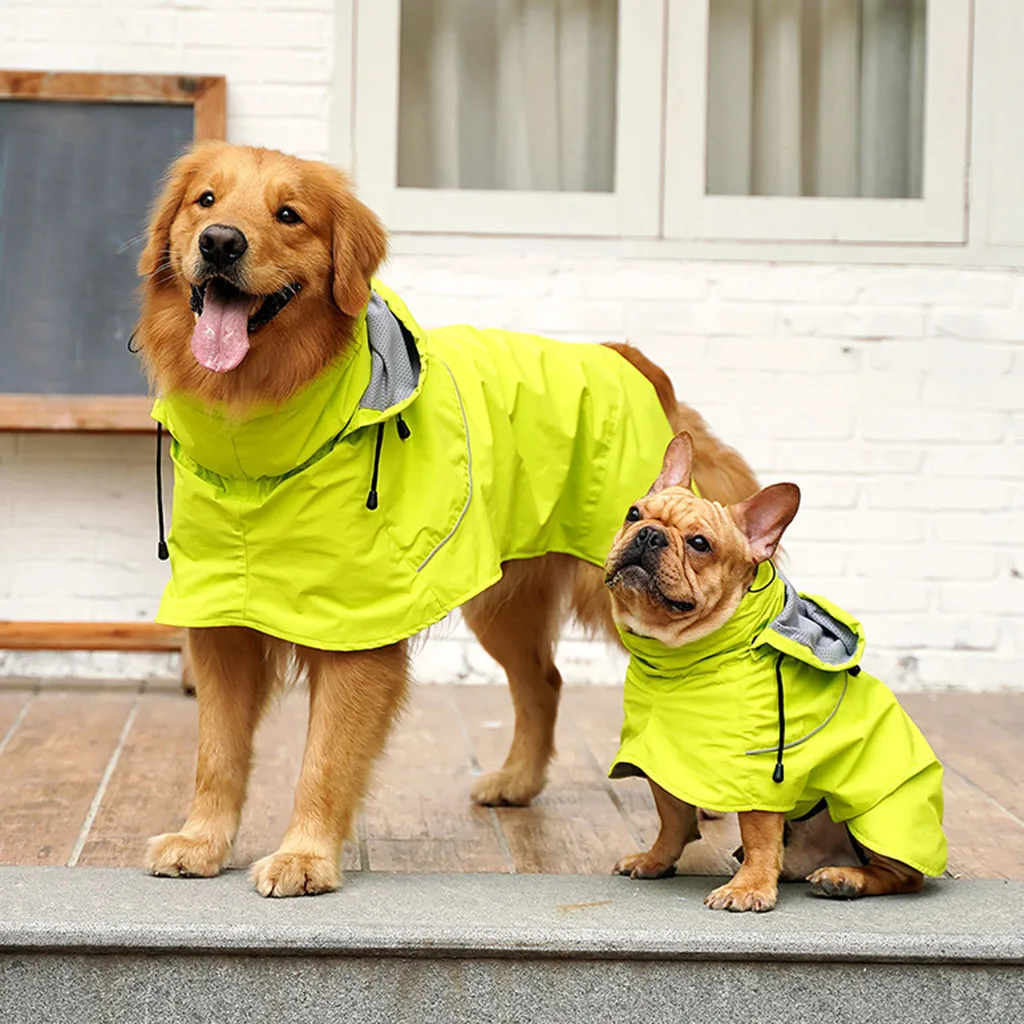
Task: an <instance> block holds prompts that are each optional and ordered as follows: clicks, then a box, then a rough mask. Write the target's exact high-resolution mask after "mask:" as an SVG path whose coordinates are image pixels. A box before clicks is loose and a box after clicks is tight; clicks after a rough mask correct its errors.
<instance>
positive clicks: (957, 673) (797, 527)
mask: <svg viewBox="0 0 1024 1024" xmlns="http://www.w3.org/2000/svg"><path fill="white" fill-rule="evenodd" d="M333 6H334V5H333V0H291V2H289V3H287V4H286V3H285V2H284V0H278V2H277V3H271V2H258V0H216V2H212V0H211V2H203V0H148V2H146V0H131V2H128V0H123V2H112V0H106V2H103V3H100V2H98V0H77V2H71V0H62V2H59V3H58V2H56V0H54V2H52V3H50V2H48V0H31V2H15V0H0V26H2V28H0V66H5V67H28V68H31V67H35V68H48V69H64V70H72V69H83V70H101V69H102V70H108V71H128V70H133V71H134V70H146V71H152V72H177V71H184V72H192V73H221V74H226V75H228V77H229V101H228V110H229V121H228V130H229V137H230V138H231V139H232V140H233V141H237V142H254V143H259V144H266V145H271V146H280V147H282V148H285V149H289V150H291V151H293V152H297V153H299V154H300V155H308V156H315V157H323V156H325V155H326V152H327V148H328V124H329V119H330V116H331V101H332V81H333V79H334V74H335V68H334V49H335V44H334V33H335V31H336V26H335V24H334V17H333ZM493 247H494V250H495V251H494V253H493V255H490V256H486V257H482V256H480V255H479V254H477V253H476V252H474V253H473V254H472V255H470V254H466V255H465V256H461V257H460V256H443V257H442V256H412V255H403V256H398V257H395V258H394V259H393V260H392V262H391V264H390V266H389V267H388V268H387V270H386V273H385V275H384V276H385V278H386V279H387V280H388V281H389V283H390V284H391V285H392V286H393V287H395V288H397V290H398V291H399V292H400V293H401V294H402V295H403V296H404V298H405V299H406V300H407V302H408V303H409V305H410V307H411V309H412V310H413V312H414V313H415V314H416V315H417V316H418V317H419V319H420V320H421V321H422V322H423V323H424V324H425V325H426V326H432V325H439V324H442V323H446V322H450V321H453V320H458V321H468V322H475V323H478V324H481V325H493V326H503V327H510V328H517V329H522V330H532V331H538V332H546V333H551V334H555V335H557V336H561V337H565V338H568V339H570V340H579V341H585V340H595V341H596V340H605V339H608V338H616V337H622V336H628V337H630V338H631V340H633V341H634V342H635V343H637V344H639V345H640V346H641V347H642V348H643V349H644V350H645V351H646V352H647V353H648V354H649V355H651V356H652V357H653V358H655V359H656V360H657V361H659V362H660V363H661V364H662V365H663V366H665V367H666V368H667V369H668V370H669V371H670V372H671V374H672V377H673V379H674V381H675V384H676V387H677V389H678V391H679V394H680V396H681V397H683V398H684V399H685V400H687V401H689V402H691V403H692V404H694V405H696V406H697V407H698V408H700V409H701V410H702V411H703V412H704V413H705V415H706V416H707V417H708V418H709V420H710V421H711V423H712V425H713V426H714V428H715V429H716V430H717V431H718V432H719V433H720V435H721V436H722V437H723V438H725V439H726V440H728V441H729V442H730V443H732V444H734V445H735V446H737V447H738V448H739V449H740V450H742V451H743V452H744V453H745V454H746V455H747V457H748V458H749V459H750V460H751V461H752V462H753V463H754V465H755V467H756V468H757V470H758V472H759V473H760V474H761V477H762V479H763V480H764V481H765V482H770V481H774V480H782V479H792V480H795V481H797V482H798V483H799V484H800V486H801V488H802V490H803V493H804V504H803V508H802V511H801V512H800V514H799V516H798V517H797V519H796V521H795V523H794V524H793V526H792V528H791V531H790V534H789V536H788V538H787V547H788V550H789V555H790V560H789V565H788V571H789V573H790V575H791V576H792V577H794V579H795V580H796V581H797V582H798V584H799V585H801V586H802V587H803V588H804V589H807V590H811V591H820V592H822V593H825V594H827V595H828V596H829V597H831V598H832V599H833V600H835V601H837V602H839V603H840V604H845V605H846V606H847V607H849V608H850V609H851V610H852V611H853V612H854V613H856V614H857V615H859V616H860V617H861V618H862V620H863V621H864V622H865V624H866V626H867V628H868V635H869V639H870V643H869V655H868V664H869V666H871V667H873V668H874V669H876V670H878V671H880V672H883V673H887V674H888V676H889V678H890V679H892V680H893V681H894V682H896V683H898V684H900V685H902V686H907V687H918V686H947V685H949V686H962V687H968V688H991V687H1004V686H1009V687H1016V688H1022V687H1024V480H1022V474H1024V279H1022V278H1021V276H1020V275H1018V274H1016V273H1011V272H1009V271H1001V270H960V269H951V268H932V267H926V266H893V265H888V266H887V265H875V266H852V265H843V264H839V263H835V264H829V263H822V262H816V263H813V264H794V263H786V264H772V263H764V262H762V263H750V262H744V263H741V262H728V261H721V262H710V261H705V262H700V261H696V262H695V261H685V260H668V259H665V260H657V259H638V258H627V257H623V258H616V259H609V258H605V257H598V256H596V255H595V256H594V257H588V256H586V255H577V256H573V257H559V256H514V255H509V254H507V253H505V254H503V253H502V252H501V251H500V250H501V243H500V241H496V242H494V246H493ZM574 251H575V252H579V251H580V246H579V245H576V246H575V247H574ZM595 251H596V250H595ZM152 476H153V474H152V442H151V440H150V439H142V438H126V437H108V438H95V437H87V436H78V437H59V436H30V435H21V436H11V435H6V436H5V435H0V617H11V618H81V619H90V618H96V619H101V618H116V619H145V618H148V617H150V616H151V615H152V614H153V612H154V610H155V607H156V603H157V599H158V595H159V591H160V589H161V586H162V583H163V580H164V575H165V569H164V567H163V566H161V565H160V564H159V563H158V562H157V561H156V560H155V557H154V546H155V516H154V498H153V479H152ZM435 634H437V636H436V637H435V638H434V639H432V640H431V641H429V642H428V643H427V645H426V646H425V647H424V649H423V652H422V654H421V655H420V659H419V663H418V664H419V671H420V675H421V677H423V678H430V679H473V680H483V679H491V678H495V676H496V670H495V667H494V665H493V663H491V662H490V661H489V659H487V657H486V656H485V655H484V654H483V652H482V651H481V650H480V649H479V648H478V647H476V646H473V645H471V644H467V643H466V641H465V632H464V630H463V629H462V628H461V627H460V626H458V625H454V626H450V627H448V628H442V629H438V630H435ZM438 637H440V638H438ZM561 660H562V667H563V670H564V672H565V675H566V677H567V678H570V679H574V680H590V681H595V682H614V681H617V680H618V679H619V678H621V661H617V660H615V659H611V660H609V658H608V657H607V654H606V652H605V651H604V650H603V649H602V648H600V647H595V646H592V645H590V644H588V643H586V642H585V641H582V640H580V639H578V638H575V637H570V638H568V639H567V640H566V641H565V642H564V643H563V646H562V658H561ZM171 664H172V659H168V658H163V657H141V656H140V657H132V658H129V657H125V656H118V655H88V654H76V655H42V654H33V655H27V654H12V653H4V652H0V674H4V673H19V672H35V671H39V672H43V673H46V674H78V675H90V674H106V673H109V674H123V673H134V672H143V673H166V672H167V671H168V670H169V668H170V667H171Z"/></svg>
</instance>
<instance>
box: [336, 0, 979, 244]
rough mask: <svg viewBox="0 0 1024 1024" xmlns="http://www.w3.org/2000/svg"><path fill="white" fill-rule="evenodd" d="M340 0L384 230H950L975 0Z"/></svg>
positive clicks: (960, 165) (357, 143)
mask: <svg viewBox="0 0 1024 1024" xmlns="http://www.w3.org/2000/svg"><path fill="white" fill-rule="evenodd" d="M355 7H356V15H355V17H356V21H355V32H356V54H357V61H356V79H355V81H356V104H355V133H354V168H355V174H356V178H357V180H358V182H359V185H360V189H361V191H362V193H363V194H364V196H365V197H366V199H367V201H368V202H370V203H371V204H372V205H374V206H375V207H376V208H377V209H378V210H379V211H380V212H381V214H382V216H383V217H384V218H385V220H386V221H387V222H388V223H389V224H390V225H391V226H392V228H393V229H395V230H398V231H412V232H416V231H420V232H442V233H500V234H543V235H555V236H557V235H584V236H585V235H591V236H601V235H603V236H612V237H627V238H653V237H665V238H674V239H680V240H702V239H706V240H712V239H715V240H718V239H721V240H750V241H774V240H787V241H788V240H791V241H826V242H827V241H844V242H894V243H936V242H945V243H956V242H962V241H963V240H964V238H965V181H966V159H967V134H968V133H967V129H968V108H969V104H968V100H969V92H970V90H969V75H970V58H971V50H970V48H971V2H970V0H486V2H481V0H373V2H372V3H370V2H366V3H359V4H356V5H355Z"/></svg>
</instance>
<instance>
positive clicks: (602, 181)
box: [398, 0, 618, 192]
mask: <svg viewBox="0 0 1024 1024" xmlns="http://www.w3.org/2000/svg"><path fill="white" fill-rule="evenodd" d="M617 6H618V5H617V2H616V0H402V5H401V15H402V29H401V57H400V84H399V135H398V182H399V184H400V185H403V186H412V187H419V188H448V189H458V188H470V189H529V190H552V191H571V192H610V191H612V190H613V188H614V177H615V175H614V169H615V119H616V111H615V98H616V72H617V39H618V18H617Z"/></svg>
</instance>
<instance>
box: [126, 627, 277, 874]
mask: <svg viewBox="0 0 1024 1024" xmlns="http://www.w3.org/2000/svg"><path fill="white" fill-rule="evenodd" d="M188 643H189V653H190V660H191V665H192V673H193V677H194V679H195V683H196V696H197V697H198V699H199V754H198V758H197V760H196V790H195V796H194V797H193V799H192V809H191V811H190V812H189V816H188V820H187V821H186V822H185V825H184V827H183V828H182V830H181V831H180V832H169V833H166V834H164V835H160V836H154V837H153V838H152V839H150V841H149V845H148V847H147V849H146V867H147V869H148V870H149V871H150V872H151V873H152V874H154V875H169V876H172V877H177V876H179V875H180V876H185V877H190V876H203V877H210V876H212V875H216V874H217V873H218V872H219V871H220V869H221V865H222V864H223V863H224V860H225V858H226V857H227V855H228V850H229V849H230V848H231V844H232V842H233V841H234V838H235V833H236V832H237V831H238V820H239V818H240V816H241V813H242V804H243V803H244V802H245V790H246V785H247V783H248V781H249V766H250V762H251V760H252V739H253V734H254V732H255V731H256V725H257V723H258V722H259V719H260V715H261V714H262V712H263V708H264V707H265V705H266V702H267V695H268V694H269V692H270V689H271V687H272V685H273V682H274V679H273V677H272V673H271V672H270V670H269V667H268V660H267V658H266V654H265V638H264V637H263V636H261V635H260V634H259V633H256V632H253V631H252V630H249V629H242V628H240V627H235V626H225V627H218V628H214V629H191V630H189V636H188Z"/></svg>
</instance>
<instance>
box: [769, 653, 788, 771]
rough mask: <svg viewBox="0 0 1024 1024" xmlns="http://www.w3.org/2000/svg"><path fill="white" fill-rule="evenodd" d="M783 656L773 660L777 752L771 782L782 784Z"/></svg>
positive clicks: (784, 738) (784, 720)
mask: <svg viewBox="0 0 1024 1024" xmlns="http://www.w3.org/2000/svg"><path fill="white" fill-rule="evenodd" d="M784 657H785V655H784V654H781V653H780V654H779V656H778V657H777V658H776V659H775V685H776V686H777V687H778V691H779V750H778V753H777V754H776V756H775V771H773V772H772V782H782V780H783V779H784V778H785V777H786V770H785V768H783V767H782V751H783V749H784V748H785V746H786V698H785V695H784V693H783V690H782V659H783V658H784Z"/></svg>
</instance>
